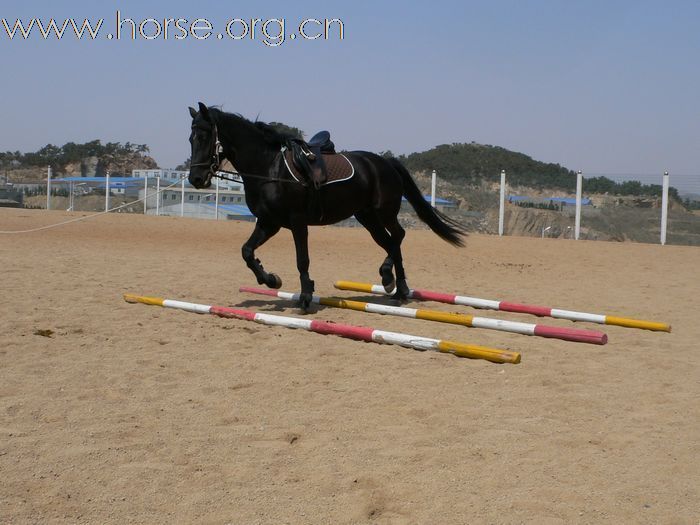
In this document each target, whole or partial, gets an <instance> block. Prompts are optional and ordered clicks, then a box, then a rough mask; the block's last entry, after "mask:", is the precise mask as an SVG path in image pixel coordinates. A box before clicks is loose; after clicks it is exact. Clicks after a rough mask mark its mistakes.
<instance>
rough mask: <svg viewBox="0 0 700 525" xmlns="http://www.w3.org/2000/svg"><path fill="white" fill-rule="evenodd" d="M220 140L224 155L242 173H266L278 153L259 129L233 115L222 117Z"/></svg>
mask: <svg viewBox="0 0 700 525" xmlns="http://www.w3.org/2000/svg"><path fill="white" fill-rule="evenodd" d="M219 140H220V141H221V145H222V147H223V150H224V155H225V156H226V157H227V158H228V160H229V162H231V164H233V165H234V166H235V168H236V170H238V171H239V172H241V173H248V174H253V175H266V174H267V173H268V171H269V169H270V166H271V165H272V163H273V162H274V159H275V156H276V154H277V151H275V150H274V149H273V148H272V147H271V146H270V145H269V144H268V143H267V142H265V140H264V139H263V137H262V136H261V134H260V133H259V132H258V131H257V130H255V129H252V128H251V127H250V125H249V124H248V123H243V122H238V121H236V120H234V119H232V118H231V117H224V118H222V119H221V121H220V123H219ZM227 152H228V153H229V154H228V155H227Z"/></svg>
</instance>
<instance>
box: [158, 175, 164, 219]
mask: <svg viewBox="0 0 700 525" xmlns="http://www.w3.org/2000/svg"><path fill="white" fill-rule="evenodd" d="M162 198H163V196H162V195H161V194H160V177H156V217H158V216H159V215H160V199H162Z"/></svg>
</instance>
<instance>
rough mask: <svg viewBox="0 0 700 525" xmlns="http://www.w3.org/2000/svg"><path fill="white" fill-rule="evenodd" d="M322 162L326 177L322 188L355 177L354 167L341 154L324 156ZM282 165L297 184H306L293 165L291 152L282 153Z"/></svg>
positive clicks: (303, 177)
mask: <svg viewBox="0 0 700 525" xmlns="http://www.w3.org/2000/svg"><path fill="white" fill-rule="evenodd" d="M323 160H324V161H325V163H326V172H327V174H328V177H327V178H326V180H325V182H324V183H323V184H322V186H325V185H326V184H333V183H334V182H342V181H344V180H348V179H351V178H352V176H353V175H355V167H354V166H353V165H352V163H351V162H350V160H348V158H347V157H346V156H345V155H343V154H342V153H331V154H324V155H323ZM284 164H285V165H286V166H287V170H289V173H290V174H291V175H292V177H294V179H295V180H296V181H297V182H301V183H302V184H305V183H306V177H305V176H304V175H302V174H301V173H300V172H299V170H298V169H297V167H296V166H295V165H294V162H293V160H292V152H291V151H285V152H284Z"/></svg>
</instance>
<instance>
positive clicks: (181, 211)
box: [180, 179, 185, 217]
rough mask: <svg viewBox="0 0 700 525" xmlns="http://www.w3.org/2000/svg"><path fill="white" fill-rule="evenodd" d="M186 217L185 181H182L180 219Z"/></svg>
mask: <svg viewBox="0 0 700 525" xmlns="http://www.w3.org/2000/svg"><path fill="white" fill-rule="evenodd" d="M184 216H185V179H182V184H181V185H180V217H184Z"/></svg>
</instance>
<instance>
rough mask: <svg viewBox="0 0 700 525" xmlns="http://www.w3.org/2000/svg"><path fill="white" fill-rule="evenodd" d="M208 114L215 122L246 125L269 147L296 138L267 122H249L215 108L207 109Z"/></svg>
mask: <svg viewBox="0 0 700 525" xmlns="http://www.w3.org/2000/svg"><path fill="white" fill-rule="evenodd" d="M209 112H210V113H211V114H212V115H213V116H214V118H215V119H216V120H217V121H221V120H222V118H223V120H224V121H226V120H232V121H237V122H238V123H242V124H244V125H246V126H247V127H249V128H250V129H251V130H252V131H255V132H257V133H258V134H259V135H260V136H261V137H262V138H263V140H264V141H265V142H267V143H268V144H269V145H271V146H275V147H280V146H283V145H286V144H289V143H290V142H291V141H292V140H294V139H296V137H295V136H294V135H292V134H291V133H285V132H283V131H279V130H277V129H276V128H275V127H274V126H271V125H270V124H268V123H267V122H262V121H260V120H257V119H256V120H255V121H252V120H249V119H247V118H245V117H244V116H243V115H241V114H240V113H228V112H226V111H223V110H222V109H221V108H219V107H216V106H211V107H210V108H209Z"/></svg>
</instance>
